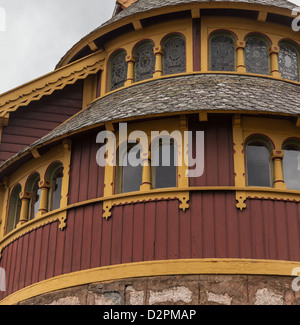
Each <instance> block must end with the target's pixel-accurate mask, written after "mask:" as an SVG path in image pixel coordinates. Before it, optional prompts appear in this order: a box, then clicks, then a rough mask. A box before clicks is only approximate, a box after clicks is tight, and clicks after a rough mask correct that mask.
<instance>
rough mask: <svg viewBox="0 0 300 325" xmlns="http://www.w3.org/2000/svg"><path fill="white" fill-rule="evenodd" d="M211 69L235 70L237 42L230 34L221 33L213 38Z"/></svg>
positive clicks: (211, 42) (211, 43)
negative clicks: (235, 42)
mask: <svg viewBox="0 0 300 325" xmlns="http://www.w3.org/2000/svg"><path fill="white" fill-rule="evenodd" d="M210 70H211V71H235V44H234V40H233V38H232V37H230V36H229V35H224V34H219V35H215V36H213V37H212V38H211V41H210Z"/></svg>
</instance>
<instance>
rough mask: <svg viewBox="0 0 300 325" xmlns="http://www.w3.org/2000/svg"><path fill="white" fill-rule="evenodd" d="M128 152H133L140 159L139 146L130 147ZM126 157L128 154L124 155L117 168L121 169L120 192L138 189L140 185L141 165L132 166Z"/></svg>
mask: <svg viewBox="0 0 300 325" xmlns="http://www.w3.org/2000/svg"><path fill="white" fill-rule="evenodd" d="M130 153H131V154H135V156H136V158H137V159H140V147H139V146H135V147H134V148H132V149H131V150H130ZM128 158H129V155H128V154H127V155H124V157H123V166H120V167H119V170H121V171H122V193H128V192H135V191H139V190H140V187H141V185H142V177H143V166H141V165H138V166H132V165H131V164H130V161H129V159H128ZM124 165H127V166H124Z"/></svg>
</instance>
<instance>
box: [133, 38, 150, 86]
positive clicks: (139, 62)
mask: <svg viewBox="0 0 300 325" xmlns="http://www.w3.org/2000/svg"><path fill="white" fill-rule="evenodd" d="M154 72H155V54H154V52H153V44H152V43H147V44H144V45H142V46H140V47H139V48H138V49H137V51H136V58H135V81H142V80H146V79H151V78H152V77H153V74H154Z"/></svg>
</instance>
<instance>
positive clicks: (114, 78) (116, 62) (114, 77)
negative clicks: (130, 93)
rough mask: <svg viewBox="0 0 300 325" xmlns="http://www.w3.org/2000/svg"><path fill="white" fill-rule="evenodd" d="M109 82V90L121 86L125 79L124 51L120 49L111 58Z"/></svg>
mask: <svg viewBox="0 0 300 325" xmlns="http://www.w3.org/2000/svg"><path fill="white" fill-rule="evenodd" d="M110 69H111V82H110V90H115V89H118V88H120V87H123V86H124V84H125V81H126V80H127V62H126V52H124V51H122V52H119V53H118V54H116V55H115V56H114V57H113V58H112V59H111V66H110Z"/></svg>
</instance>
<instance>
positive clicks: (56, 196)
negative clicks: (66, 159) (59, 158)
mask: <svg viewBox="0 0 300 325" xmlns="http://www.w3.org/2000/svg"><path fill="white" fill-rule="evenodd" d="M62 180H63V167H60V168H59V169H58V170H57V171H56V172H55V174H54V177H53V180H52V188H51V190H52V206H51V210H57V209H59V208H60V201H61V189H62Z"/></svg>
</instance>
